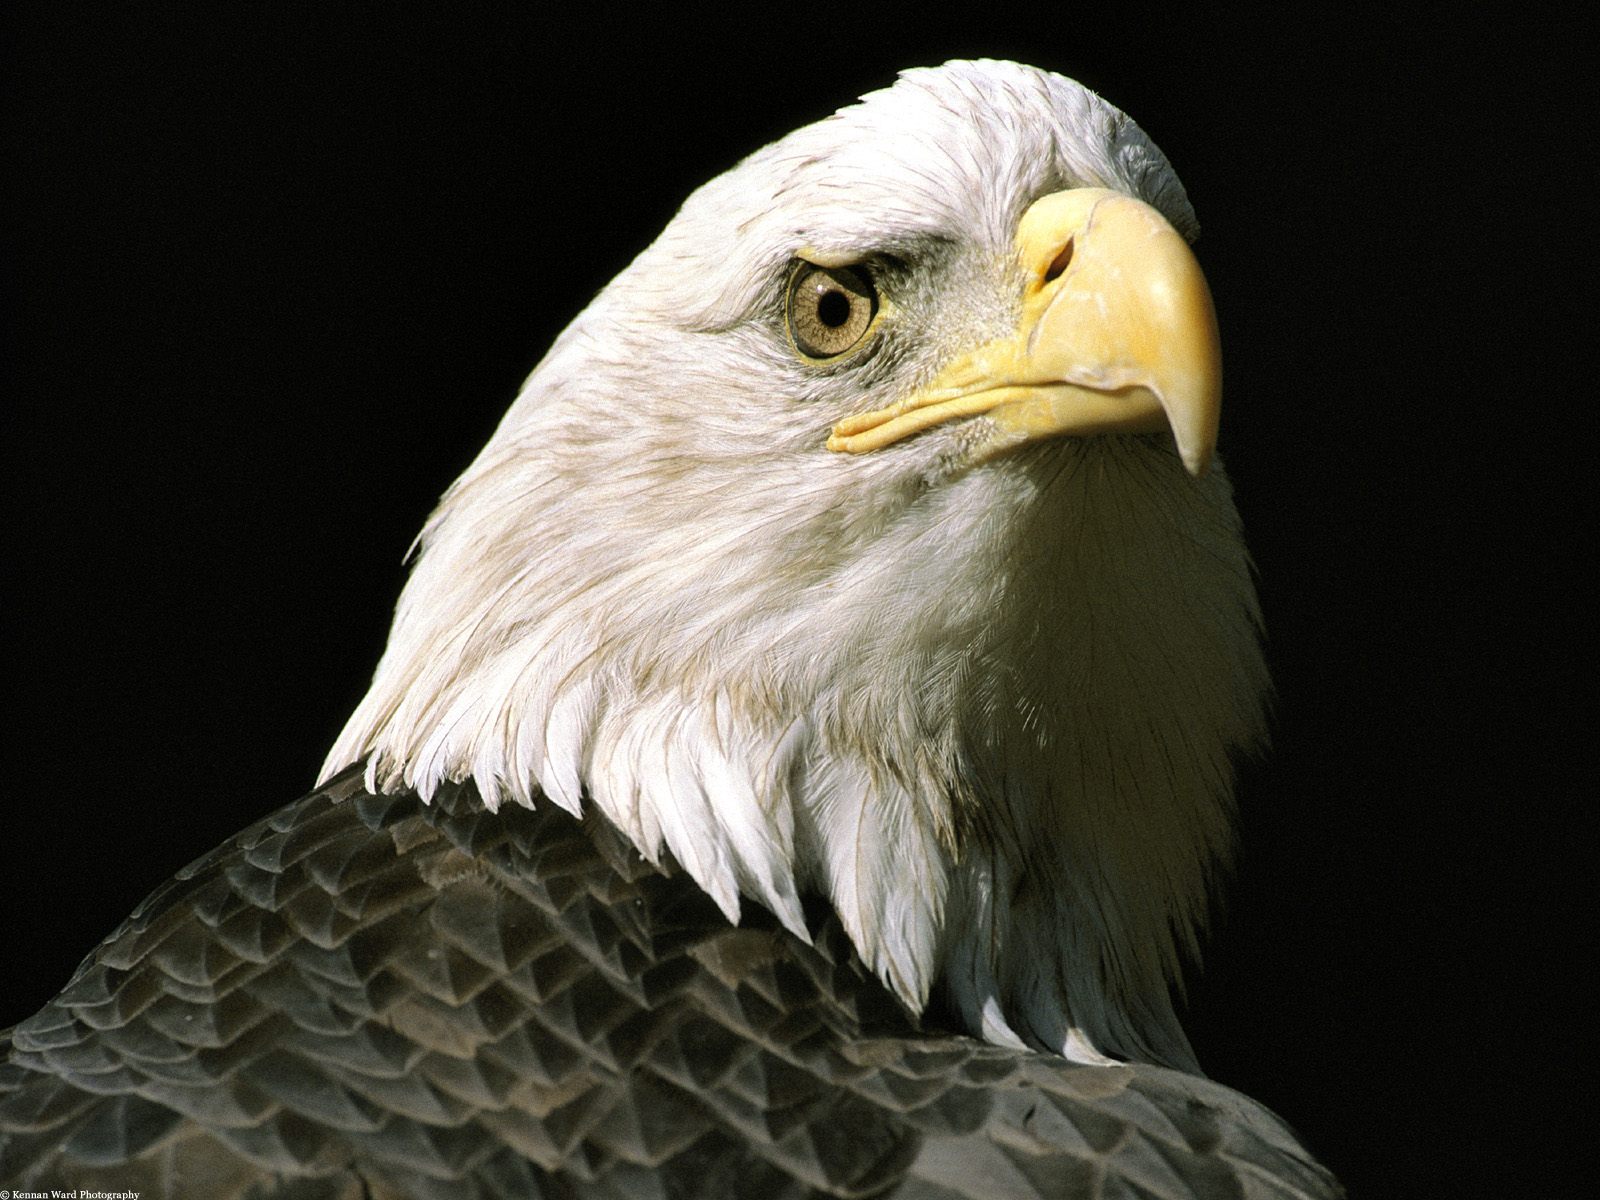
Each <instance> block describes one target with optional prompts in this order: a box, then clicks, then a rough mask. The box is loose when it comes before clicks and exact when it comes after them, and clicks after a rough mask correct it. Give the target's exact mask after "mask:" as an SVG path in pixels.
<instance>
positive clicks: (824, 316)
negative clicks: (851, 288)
mask: <svg viewBox="0 0 1600 1200" xmlns="http://www.w3.org/2000/svg"><path fill="white" fill-rule="evenodd" d="M849 319H850V297H848V296H846V295H845V294H844V293H843V292H835V291H827V292H823V293H822V295H820V296H818V297H817V320H819V321H821V322H822V323H823V324H824V325H826V326H827V327H828V328H829V329H837V328H839V326H841V325H843V324H844V323H845V322H846V321H848V320H849Z"/></svg>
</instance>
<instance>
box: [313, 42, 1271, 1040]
mask: <svg viewBox="0 0 1600 1200" xmlns="http://www.w3.org/2000/svg"><path fill="white" fill-rule="evenodd" d="M1073 186H1097V187H1104V188H1111V189H1115V190H1117V191H1121V192H1125V193H1127V194H1130V195H1133V196H1135V197H1138V198H1140V199H1142V200H1144V201H1145V202H1146V203H1148V204H1151V205H1152V206H1154V207H1155V208H1157V209H1159V210H1160V211H1161V212H1162V213H1163V214H1164V215H1165V216H1166V218H1167V219H1168V220H1169V221H1170V222H1171V223H1172V224H1173V225H1174V226H1175V227H1176V228H1178V229H1179V230H1180V231H1182V232H1184V233H1185V234H1186V235H1189V236H1192V234H1193V232H1194V230H1195V221H1194V217H1193V214H1192V212H1191V211H1190V208H1189V205H1188V201H1187V200H1186V198H1185V196H1184V192H1183V189H1182V187H1181V185H1180V184H1179V183H1178V180H1177V178H1176V176H1175V175H1174V174H1173V172H1172V170H1171V168H1170V167H1169V166H1168V164H1167V162H1166V160H1165V159H1164V158H1163V157H1162V155H1161V153H1160V152H1159V151H1158V150H1157V149H1156V148H1155V147H1154V146H1153V145H1152V144H1151V143H1150V142H1149V140H1148V139H1147V138H1146V137H1145V136H1144V134H1143V133H1142V132H1141V131H1140V130H1139V129H1138V127H1137V126H1135V125H1134V124H1133V122H1132V121H1130V120H1129V119H1128V118H1127V117H1125V116H1124V115H1123V114H1122V113H1120V112H1118V111H1117V110H1116V109H1114V108H1112V107H1111V106H1109V105H1107V104H1106V103H1104V102H1103V101H1102V100H1100V99H1099V98H1098V97H1096V96H1095V95H1093V94H1092V93H1090V92H1088V91H1087V90H1085V89H1084V88H1082V87H1081V86H1079V85H1078V84H1076V83H1074V82H1072V81H1070V80H1067V79H1064V78H1061V77H1059V76H1055V75H1049V74H1046V73H1043V72H1040V71H1036V70H1033V69H1031V68H1027V67H1022V66H1017V65H1014V64H1009V63H996V62H978V63H950V64H947V65H946V66H944V67H940V68H937V69H929V70H916V71H909V72H906V73H905V74H904V75H903V76H902V77H901V79H900V80H899V82H898V83H896V84H895V86H893V87H892V88H889V89H886V90H884V91H880V92H875V93H873V94H871V95H869V96H867V97H865V98H864V100H863V101H862V102H861V103H860V104H858V105H856V106H853V107H850V108H846V109H844V110H842V111H841V112H839V113H838V114H836V115H835V116H833V117H830V118H828V119H827V120H824V121H820V122H818V123H817V124H815V125H811V126H808V127H806V128H804V129H801V130H799V131H797V132H796V133H793V134H791V135H790V136H788V137H786V138H784V139H783V140H782V141H779V142H777V143H775V144H774V145H771V146H768V147H767V148H765V149H763V150H761V151H759V152H758V153H756V154H754V155H752V156H751V157H750V158H748V159H746V160H745V161H744V162H742V163H740V164H739V165H738V166H737V167H735V168H734V169H733V170H731V171H729V172H728V173H727V174H725V175H723V176H721V177H719V178H717V179H715V180H713V181H712V182H710V183H708V184H707V185H705V186H704V187H702V188H701V189H699V190H698V191H697V192H695V193H694V194H693V195H692V196H691V197H690V198H689V199H688V201H687V202H686V203H685V204H684V206H683V209H682V210H681V211H680V212H679V214H678V215H677V217H676V218H675V219H674V220H673V221H672V223H671V224H670V225H668V227H667V229H666V230H665V232H663V233H662V235H661V237H660V238H659V239H658V240H657V241H656V242H655V244H654V245H652V246H651V247H650V248H649V249H647V250H646V251H645V252H644V253H643V254H641V255H640V256H639V257H638V258H637V259H636V260H635V261H634V262H633V264H632V265H631V266H629V267H628V269H627V270H625V271H624V272H623V273H622V274H621V275H619V276H618V277H617V279H616V280H615V281H613V282H612V283H611V285H610V286H609V287H607V288H606V289H605V290H604V291H603V292H602V293H601V294H600V296H599V297H598V298H597V299H596V300H595V301H594V303H593V304H591V305H590V306H589V308H588V309H587V310H586V311H585V312H584V313H583V314H582V315H581V316H579V317H578V319H577V320H575V321H574V322H573V323H572V325H571V326H570V327H569V328H568V329H567V330H566V332H565V333H563V334H562V335H561V337H560V338H559V339H558V340H557V341H556V343H555V345H554V347H553V348H552V349H551V351H550V353H549V355H548V356H547V357H546V358H545V360H544V361H543V362H542V363H541V364H540V365H539V367H538V368H537V369H536V370H535V371H534V372H533V374H532V376H530V378H529V379H528V382H527V384H526V386H525V388H524V389H523V392H522V394H521V396H520V397H519V398H518V399H517V401H516V403H515V404H514V405H513V406H512V407H511V409H510V411H509V412H508V413H507V414H506V417H505V419H504V420H503V421H502V423H501V425H500V427H499V429H498V430H497V431H496V433H495V435H494V437H493V438H492V439H491V440H490V442H489V444H488V446H486V447H485V449H484V450H483V452H482V454H480V455H479V457H478V459H477V460H476V461H475V462H474V463H473V464H472V466H471V467H469V468H468V469H467V471H466V473H465V474H464V475H463V476H462V477H461V479H460V480H458V481H457V482H456V483H455V485H454V486H453V487H451V489H450V490H449V491H448V492H447V493H446V495H445V497H444V499H443V501H442V502H441V503H440V506H439V508H438V510H437V512H435V514H434V515H433V517H432V518H431V519H430V520H429V522H428V525H427V527H426V529H425V530H424V531H423V533H422V536H421V539H420V542H421V547H422V548H421V553H420V556H419V558H418V561H417V563H416V567H415V570H414V572H413V574H412V576H411V579H410V581H409V583H408V584H407V586H406V589H405V592H404V594H403V595H402V597H401V599H400V604H399V608H398V611H397V614H396V617H395V623H394V628H393V631H392V634H391V637H390V641H389V646H388V649H387V651H386V652H385V654H384V656H383V660H382V662H381V663H380V664H379V666H378V670H377V673H376V676H375V678H374V680H373V684H372V689H371V691H370V692H369V693H368V695H367V696H366V698H365V699H364V700H363V701H362V703H361V705H360V706H359V707H358V708H357V710H356V712H355V713H354V715H353V716H352V717H351V719H350V722H349V725H348V726H347V727H346V729H345V731H344V733H343V734H342V735H341V736H340V738H339V740H338V743H337V744H336V745H335V746H334V748H333V750H332V752H331V754H330V756H329V758H328V763H327V771H328V772H330V773H331V772H332V771H334V770H336V769H338V768H340V767H343V766H345V765H347V764H348V763H351V762H355V761H358V760H360V759H361V758H363V757H365V758H366V759H367V763H368V767H367V770H368V779H369V785H370V786H373V787H384V788H393V787H398V786H401V785H406V786H410V787H414V788H416V789H417V790H418V791H419V792H421V794H422V795H423V796H424V797H427V796H430V795H431V794H432V792H433V790H434V789H435V788H436V787H437V786H438V785H439V783H440V782H441V781H442V780H444V779H447V778H448V779H462V778H465V777H468V776H470V777H472V778H473V779H474V780H475V781H476V783H477V786H478V788H479V790H480V792H481V793H482V795H483V798H484V800H485V802H486V803H487V804H488V805H489V806H490V808H496V807H498V805H499V804H501V803H502V802H504V800H506V799H508V798H509V799H511V800H513V801H515V802H517V803H520V804H526V805H531V804H534V803H537V802H539V800H540V798H541V795H542V796H543V797H548V798H549V799H550V800H552V801H553V802H555V803H557V804H559V805H561V806H562V807H564V808H567V809H569V810H571V811H573V812H575V813H576V812H578V811H579V809H580V807H581V805H582V804H583V803H584V801H585V800H588V801H590V802H592V803H593V804H595V805H596V806H597V807H598V808H599V809H600V811H601V812H603V813H604V814H605V815H606V816H607V817H608V818H610V820H611V821H613V822H614V823H615V824H616V825H617V826H618V827H619V828H620V829H621V830H623V831H624V832H625V833H626V834H627V835H628V836H629V837H630V838H631V839H632V840H633V842H634V844H635V845H636V846H637V847H638V849H639V851H640V852H641V853H642V854H644V855H645V856H646V857H647V858H650V859H652V860H656V859H658V858H659V856H660V855H661V854H662V851H663V850H670V851H671V853H672V854H673V855H674V856H675V857H676V859H677V860H678V862H679V863H681V864H682V866H683V867H684V868H685V869H686V870H687V871H688V872H689V873H690V875H692V876H693V878H694V879H695V880H696V881H698V883H699V884H700V885H701V886H702V887H703V888H704V889H705V890H706V891H707V892H708V893H709V894H710V895H711V896H712V897H714V898H715V899H716V901H717V902H718V904H720V905H721V906H722V908H723V910H724V911H725V912H726V913H727V914H728V916H729V918H730V919H733V920H736V919H737V918H738V914H739V906H740V897H741V896H744V897H748V898H751V899H754V900H756V901H758V902H760V903H761V904H763V905H765V906H766V907H767V908H769V909H770V910H771V911H772V912H773V913H775V914H776V915H777V917H778V918H779V919H780V920H781V921H782V922H783V923H784V924H785V925H787V926H788V927H789V928H790V929H792V930H793V931H794V932H795V933H796V934H797V935H799V936H801V937H805V936H806V929H805V923H804V918H803V916H802V913H801V908H800V902H799V897H800V895H801V894H803V893H804V892H806V891H808V890H814V891H818V892H821V893H822V894H825V895H826V896H828V897H829V898H830V899H831V901H832V903H833V904H834V906H835V907H836V909H837V910H838V912H839V914H840V916H841V918H842V920H843V922H844V925H845V928H846V929H847V930H848V931H849V933H850V936H851V937H852V939H853V940H854V942H855V944H856V946H857V948H858V949H859V950H860V952H861V954H862V956H863V958H864V959H865V960H866V961H867V962H868V963H869V964H871V965H872V967H873V968H874V969H875V970H876V971H877V972H878V973H879V975H880V976H881V977H882V978H883V979H884V981H885V982H886V983H887V984H888V985H889V987H890V988H892V989H893V990H894V991H895V992H896V993H897V994H898V995H899V996H900V997H901V998H902V999H903V1000H904V1001H905V1002H906V1004H907V1005H909V1006H910V1007H912V1008H913V1009H916V1010H919V1011H920V1010H921V1009H922V1007H923V1006H924V1005H925V1003H926V1002H927V1000H928V998H929V994H930V990H931V989H932V988H934V987H935V985H937V984H940V983H941V982H942V984H943V986H944V987H945V988H946V989H947V991H948V995H949V997H950V999H951V1000H952V1001H953V1003H954V1004H955V1005H956V1007H957V1008H958V1009H959V1011H960V1012H961V1013H962V1014H963V1015H964V1017H965V1019H966V1020H967V1021H968V1023H969V1024H970V1026H971V1027H972V1028H973V1029H974V1030H975V1031H978V1032H981V1033H982V1034H983V1035H984V1036H987V1037H989V1038H991V1039H992V1040H997V1041H1002V1042H1012V1043H1019V1042H1025V1043H1029V1044H1033V1045H1038V1046H1044V1047H1048V1048H1051V1049H1054V1050H1057V1051H1061V1052H1065V1053H1067V1054H1068V1055H1069V1056H1072V1057H1077V1058H1080V1059H1086V1060H1090V1061H1103V1059H1102V1058H1101V1057H1100V1055H1101V1053H1102V1052H1104V1053H1111V1054H1119V1055H1122V1056H1126V1057H1132V1058H1139V1059H1147V1060H1154V1061H1158V1062H1167V1063H1171V1064H1174V1065H1182V1066H1191V1067H1192V1066H1193V1060H1192V1056H1191V1054H1190V1051H1189V1049H1188V1045H1187V1042H1186V1041H1185V1039H1184V1037H1183V1034H1182V1031H1181V1030H1180V1029H1179V1027H1178V1024H1177V1021H1176V1018H1175V1017H1174V1015H1173V1011H1172V1007H1171V1003H1170V999H1169V995H1168V989H1169V987H1170V985H1171V984H1172V982H1173V981H1174V980H1175V978H1176V976H1177V973H1178V971H1179V968H1180V966H1181V962H1180V960H1181V958H1182V957H1183V955H1184V954H1185V953H1186V952H1192V950H1193V946H1194V939H1195V936H1196V931H1197V929H1198V927H1199V926H1200V924H1201V923H1202V922H1203V920H1204V916H1205V910H1206V904H1207V883H1208V877H1209V875H1210V873H1211V871H1212V869H1213V868H1214V867H1215V866H1216V865H1217V864H1218V863H1220V862H1221V861H1223V860H1224V859H1225V858H1226V856H1227V853H1228V849H1229V844H1230V828H1231V804H1232V801H1231V787H1232V770H1231V766H1230V755H1231V753H1233V752H1235V751H1237V750H1238V749H1240V748H1248V747H1250V746H1252V745H1253V744H1255V743H1257V742H1258V741H1259V739H1260V737H1261V733H1262V704H1263V696H1264V694H1265V691H1266V686H1267V685H1266V677H1265V671H1264V668H1263V665H1262V662H1261V657H1260V653H1259V649H1258V638H1257V619H1258V618H1257V612H1256V606H1255V598H1254V590H1253V586H1252V582H1251V575H1250V567H1249V562H1248V558H1247V555H1246V552H1245V550H1244V547H1243V543H1242V540H1241V537H1240V533H1239V528H1238V521H1237V517H1236V515H1235V512H1234V508H1233V505H1232V501H1231V499H1230V494H1229V488H1228V484H1227V482H1226V479H1225V477H1224V475H1223V473H1222V472H1221V471H1220V470H1214V471H1212V472H1211V473H1210V474H1209V475H1208V476H1207V477H1205V478H1204V479H1201V480H1195V479H1193V478H1191V477H1189V476H1188V475H1187V474H1186V473H1185V472H1184V470H1183V468H1182V466H1181V464H1180V463H1179V462H1178V459H1177V457H1176V455H1175V454H1174V453H1173V450H1172V448H1171V446H1170V445H1168V444H1163V443H1162V441H1161V439H1156V438H1149V437H1131V436H1130V437H1103V438H1097V439H1090V440H1079V439H1074V438H1060V439H1057V440H1055V441H1050V442H1046V443H1043V444H1039V445H1036V446H1033V447H1030V448H1027V449H1026V450H1024V451H1021V452H1018V453H1015V454H1012V455H1009V456H1004V457H1000V458H997V459H994V460H992V461H989V462H987V463H985V464H983V465H981V466H975V467H974V466H967V465H963V464H964V462H965V460H964V459H963V458H962V457H961V456H960V455H959V454H958V453H956V451H957V450H958V448H959V446H960V444H961V443H960V437H961V423H952V424H951V425H946V426H940V427H937V428H935V429H932V430H929V431H927V432H925V433H923V434H921V435H919V436H917V437H913V438H910V439H908V440H906V441H903V442H900V443H898V444H896V445H894V446H891V447H888V448H886V449H884V450H881V451H878V452H875V453H873V454H867V455H859V456H858V455H847V454H834V453H830V452H829V451H827V450H826V449H824V441H825V439H826V437H827V433H828V430H829V428H830V426H831V425H832V424H833V423H834V422H835V421H837V420H839V419H840V418H841V417H844V416H846V415H849V414H852V413H855V412H860V411H863V410H865V409H871V408H878V407H882V406H884V405H887V404H889V403H891V402H892V401H893V400H894V399H896V398H898V397H899V396H902V395H904V394H906V393H907V392H908V391H909V390H911V389H912V388H915V387H917V386H919V385H921V384H923V383H925V382H926V381H927V380H928V379H930V378H931V377H932V376H933V375H934V374H935V373H937V371H938V370H939V368H940V366H941V365H942V364H944V363H945V362H947V361H948V360H949V359H950V358H951V357H952V356H953V355H955V354H957V353H960V352H962V351H965V350H967V349H970V348H971V347H972V346H974V345H977V344H979V343H981V342H983V341H984V340H986V339H989V338H992V337H995V336H998V335H1000V334H1002V333H1005V332H1007V331H1008V330H1010V329H1013V328H1014V327H1015V322H1016V317H1017V295H1018V287H1017V280H1018V278H1019V270H1020V268H1019V266H1018V263H1017V260H1016V253H1015V250H1014V248H1013V236H1014V233H1015V230H1016V225H1017V221H1018V218H1019V216H1020V215H1021V214H1022V213H1023V211H1024V210H1025V209H1026V208H1027V207H1028V205H1029V204H1030V203H1032V201H1034V200H1035V199H1037V198H1039V197H1040V196H1043V195H1045V194H1048V193H1050V192H1053V191H1056V190H1059V189H1062V188H1067V187H1073ZM802 247H805V248H807V250H808V253H813V254H821V255H836V256H838V257H839V258H841V259H848V258H851V257H854V256H859V255H862V254H876V255H882V254H892V255H894V256H896V257H897V259H898V260H901V261H903V262H904V263H905V264H907V266H906V267H905V274H904V278H903V279H902V281H901V285H902V286H901V292H900V294H899V295H897V297H896V308H897V319H896V321H895V322H894V328H893V329H888V328H887V327H886V330H885V334H884V341H885V344H884V346H883V347H882V349H881V352H879V353H876V354H874V355H872V356H870V358H869V359H867V360H866V361H863V362H861V363H860V364H859V365H857V366H855V367H853V368H850V369H834V370H818V369H817V368H816V367H815V366H813V365H808V364H806V363H804V362H802V361H801V360H800V359H799V358H798V357H797V356H796V355H795V353H794V352H793V350H792V349H791V347H790V346H789V344H788V342H787V340H786V337H785V335H784V326H783V289H784V280H785V277H786V272H787V270H788V268H789V264H790V262H791V260H792V259H793V258H794V256H795V254H796V252H797V251H798V250H799V249H800V248H802ZM977 419H978V420H982V419H983V418H977Z"/></svg>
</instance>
